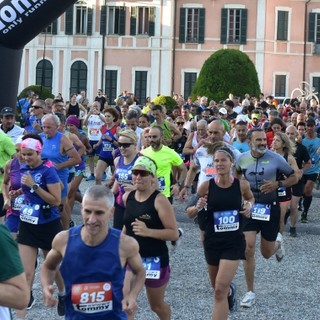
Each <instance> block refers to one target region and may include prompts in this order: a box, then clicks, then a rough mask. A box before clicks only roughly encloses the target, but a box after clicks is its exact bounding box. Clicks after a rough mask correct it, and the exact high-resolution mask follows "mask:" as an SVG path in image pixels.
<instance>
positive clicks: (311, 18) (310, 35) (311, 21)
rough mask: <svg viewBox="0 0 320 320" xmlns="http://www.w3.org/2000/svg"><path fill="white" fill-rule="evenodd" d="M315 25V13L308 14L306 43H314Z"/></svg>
mask: <svg viewBox="0 0 320 320" xmlns="http://www.w3.org/2000/svg"><path fill="white" fill-rule="evenodd" d="M315 24H316V13H314V12H310V13H309V33H308V41H309V42H315V40H316V37H315Z"/></svg>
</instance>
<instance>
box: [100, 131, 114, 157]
mask: <svg viewBox="0 0 320 320" xmlns="http://www.w3.org/2000/svg"><path fill="white" fill-rule="evenodd" d="M101 132H102V137H101V138H102V149H101V151H100V154H99V157H101V158H105V159H112V158H113V156H112V152H113V150H115V149H116V146H115V145H114V144H113V143H112V141H109V140H108V139H107V137H111V138H112V139H114V140H116V133H117V126H116V125H114V126H113V127H112V128H111V129H107V128H106V127H102V128H101Z"/></svg>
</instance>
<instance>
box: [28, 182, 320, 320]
mask: <svg viewBox="0 0 320 320" xmlns="http://www.w3.org/2000/svg"><path fill="white" fill-rule="evenodd" d="M87 186H88V183H85V184H84V185H83V189H85V188H86V187H87ZM315 195H316V196H319V192H316V194H315ZM319 206H320V199H319V198H314V201H313V203H312V207H311V212H310V217H309V223H308V224H307V225H301V224H300V223H299V224H298V226H297V231H298V233H299V236H298V237H297V238H290V237H289V236H288V235H287V234H286V235H285V248H286V256H285V258H284V260H283V261H282V262H281V263H278V262H277V261H276V259H275V258H274V257H272V258H271V259H269V260H265V259H263V258H262V257H261V254H260V253H257V255H256V261H257V267H256V282H255V291H256V294H257V302H256V305H255V306H254V307H253V308H251V309H243V308H240V307H239V309H238V311H237V312H236V313H234V314H232V315H231V316H230V317H229V318H230V319H238V320H244V319H245V320H278V319H288V320H301V319H303V320H316V319H317V320H318V319H319V318H320V316H319V314H320V313H319V312H320V307H319V300H320V293H319V283H320V272H319V260H320V258H319V248H320V237H319V233H320V219H319ZM79 212H80V207H79V205H77V206H76V208H75V210H74V219H75V221H76V223H80V215H79ZM175 212H176V217H177V220H178V222H179V225H180V226H181V227H182V228H183V229H184V231H185V234H184V237H183V241H182V243H181V246H180V247H179V248H178V249H177V251H176V252H175V253H173V254H172V255H171V266H172V274H171V275H172V276H171V281H170V285H169V287H168V290H167V294H166V301H167V302H168V303H170V305H171V307H172V319H173V320H178V319H181V320H188V319H190V320H205V319H208V320H209V319H211V313H212V308H213V305H212V304H213V290H212V289H211V287H210V284H209V279H208V275H207V270H206V265H205V260H204V255H203V251H202V247H201V244H200V242H199V231H198V227H197V226H196V225H195V224H194V223H193V222H192V221H190V220H189V219H187V218H186V217H185V215H184V212H183V205H181V204H179V203H177V204H175ZM257 249H259V243H258V244H257ZM257 252H258V251H257ZM38 273H39V272H38V271H37V277H36V279H35V283H34V286H33V288H34V294H35V298H36V304H35V306H34V307H33V308H32V310H30V311H29V312H28V315H27V319H38V320H47V319H48V320H55V319H62V318H61V317H58V316H57V314H56V311H55V310H54V309H48V308H46V307H45V306H44V305H43V302H42V293H41V287H40V283H39V276H38ZM244 279H245V278H244V272H243V268H242V265H240V267H239V269H238V272H237V275H236V277H235V283H236V284H237V286H238V298H239V300H240V297H241V296H242V295H243V294H244V293H245V291H246V286H245V280H244ZM153 319H156V316H155V315H154V314H153V313H152V312H151V311H150V309H149V306H148V304H147V303H146V296H145V293H144V292H143V293H142V294H141V296H140V298H139V312H138V314H137V316H136V320H153Z"/></svg>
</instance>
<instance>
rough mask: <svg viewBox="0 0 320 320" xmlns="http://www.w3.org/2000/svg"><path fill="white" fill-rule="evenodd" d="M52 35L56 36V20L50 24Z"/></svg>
mask: <svg viewBox="0 0 320 320" xmlns="http://www.w3.org/2000/svg"><path fill="white" fill-rule="evenodd" d="M52 34H58V19H56V20H54V21H53V22H52Z"/></svg>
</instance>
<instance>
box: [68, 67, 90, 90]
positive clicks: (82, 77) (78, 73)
mask: <svg viewBox="0 0 320 320" xmlns="http://www.w3.org/2000/svg"><path fill="white" fill-rule="evenodd" d="M70 71H71V72H70V95H71V94H72V93H75V92H79V91H81V90H87V73H88V70H87V66H86V64H85V63H84V62H82V61H76V62H74V63H73V64H72V66H71V70H70Z"/></svg>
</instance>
